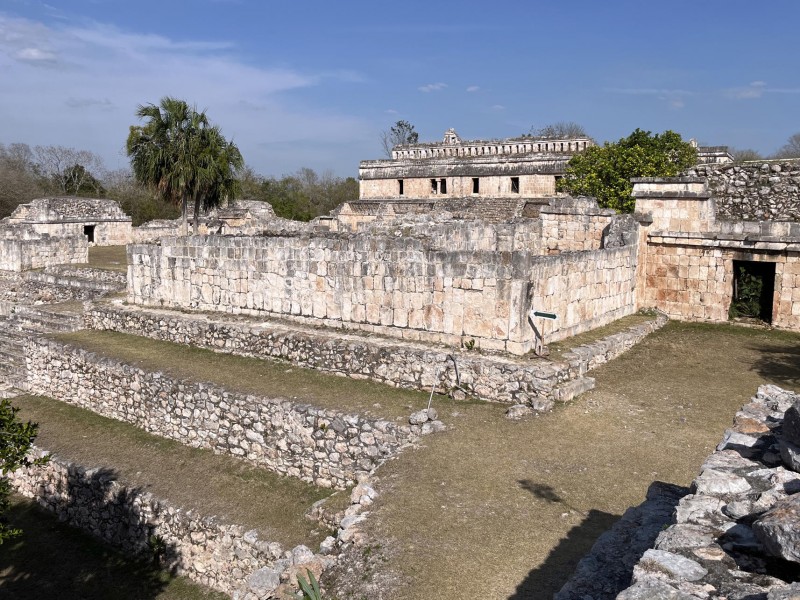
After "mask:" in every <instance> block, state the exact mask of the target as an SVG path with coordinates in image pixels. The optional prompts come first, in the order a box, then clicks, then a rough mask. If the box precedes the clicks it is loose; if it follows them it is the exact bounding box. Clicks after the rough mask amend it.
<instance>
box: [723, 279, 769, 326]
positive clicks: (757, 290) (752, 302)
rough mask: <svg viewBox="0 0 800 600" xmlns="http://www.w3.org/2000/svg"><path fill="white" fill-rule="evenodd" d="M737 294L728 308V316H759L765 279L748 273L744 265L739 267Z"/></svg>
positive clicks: (732, 317) (733, 317)
mask: <svg viewBox="0 0 800 600" xmlns="http://www.w3.org/2000/svg"><path fill="white" fill-rule="evenodd" d="M736 284H737V290H736V291H737V294H736V297H735V298H734V299H733V302H731V307H730V309H728V317H729V318H731V319H735V318H737V317H758V316H760V315H761V292H762V290H763V288H764V281H763V280H762V279H761V277H759V276H758V275H753V274H752V273H748V272H747V269H745V268H744V267H739V276H738V277H737V280H736Z"/></svg>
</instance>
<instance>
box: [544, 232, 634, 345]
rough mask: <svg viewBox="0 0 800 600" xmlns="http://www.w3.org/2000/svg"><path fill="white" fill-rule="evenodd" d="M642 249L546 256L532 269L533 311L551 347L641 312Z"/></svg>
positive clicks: (628, 248) (632, 248)
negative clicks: (544, 315)
mask: <svg viewBox="0 0 800 600" xmlns="http://www.w3.org/2000/svg"><path fill="white" fill-rule="evenodd" d="M636 264H637V247H636V245H632V246H625V247H621V248H613V249H608V250H594V251H591V252H575V253H569V254H563V255H558V256H551V257H544V258H542V259H540V260H538V261H537V262H536V264H535V265H533V266H532V269H531V271H530V278H531V282H532V288H531V303H530V307H531V309H534V310H537V311H545V312H554V313H555V314H556V315H557V316H558V318H557V319H556V320H555V321H547V320H541V319H535V325H536V327H537V329H539V330H540V331H542V332H543V333H544V336H545V343H550V342H555V341H558V340H561V339H564V338H567V337H570V336H572V335H576V334H578V333H582V332H584V331H589V330H591V329H595V328H597V327H602V326H603V325H607V324H608V323H610V322H612V321H615V320H617V319H619V318H621V317H624V316H627V315H630V314H633V313H634V312H636V310H637V308H636V285H635V284H636Z"/></svg>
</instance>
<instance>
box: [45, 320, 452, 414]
mask: <svg viewBox="0 0 800 600" xmlns="http://www.w3.org/2000/svg"><path fill="white" fill-rule="evenodd" d="M55 337H56V339H59V340H61V341H64V342H68V343H70V344H73V345H75V346H79V347H81V348H85V349H86V350H89V351H91V352H96V353H98V354H102V355H104V356H108V357H111V358H116V359H117V360H120V361H123V362H125V363H128V364H133V365H136V366H138V367H140V368H142V369H145V370H151V371H163V372H165V373H168V374H169V375H171V376H173V377H179V378H184V379H190V380H193V381H208V382H211V383H216V384H219V385H221V386H224V387H226V388H228V389H230V390H236V391H239V392H244V393H247V394H259V395H263V396H267V397H272V398H277V397H281V398H290V399H293V400H297V401H299V402H304V403H308V404H312V405H314V406H318V407H321V408H330V409H336V410H342V411H354V412H358V413H360V414H369V415H372V416H375V417H381V418H397V419H401V420H404V419H406V418H407V417H408V415H410V414H411V413H412V412H413V411H414V410H419V409H420V408H424V407H425V406H427V404H428V394H426V393H424V392H417V391H413V390H404V389H399V388H392V387H389V386H386V385H382V384H380V383H375V382H372V381H365V380H356V379H350V378H349V377H338V376H336V375H329V374H325V373H321V372H319V371H315V370H313V369H304V368H302V367H295V366H292V365H291V364H289V363H283V362H278V361H271V360H261V359H257V358H247V357H243V356H235V355H232V354H222V353H217V352H213V351H211V350H205V349H202V348H194V347H190V346H185V345H183V344H175V343H172V342H162V341H159V340H151V339H148V338H144V337H140V336H135V335H128V334H125V333H117V332H113V331H92V330H85V331H78V332H76V333H68V334H61V335H58V336H55ZM438 400H439V402H440V403H447V404H450V405H452V402H450V401H448V400H446V399H445V398H443V397H441V398H438Z"/></svg>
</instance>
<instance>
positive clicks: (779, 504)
mask: <svg viewBox="0 0 800 600" xmlns="http://www.w3.org/2000/svg"><path fill="white" fill-rule="evenodd" d="M798 415H800V397H798V396H797V395H795V394H793V393H791V392H788V391H787V390H783V389H781V388H778V387H777V386H774V385H764V386H761V387H760V388H759V389H758V392H757V394H756V395H755V397H753V398H752V399H751V401H750V403H748V404H746V405H745V406H743V407H742V409H741V410H739V411H738V412H737V413H736V416H735V418H734V425H733V427H732V428H731V429H728V430H727V431H726V432H725V435H724V437H723V439H722V442H721V443H720V444H719V445H718V446H717V450H716V452H714V453H713V454H711V455H710V456H709V457H708V458H707V459H706V461H705V462H704V463H703V466H702V467H701V470H700V475H699V476H698V477H697V478H696V479H695V480H694V482H693V483H692V487H691V492H692V493H691V494H689V495H686V496H684V497H683V498H681V500H680V502H679V504H678V506H677V508H676V510H675V513H674V520H673V524H672V525H670V526H669V527H667V528H666V529H665V530H664V531H662V532H661V533H660V534H659V535H658V537H657V538H656V540H655V547H654V548H653V549H650V550H647V551H645V553H644V555H643V556H642V557H641V559H640V560H639V562H638V564H637V565H636V566H635V567H634V569H633V582H632V583H633V585H631V587H629V588H628V589H626V590H624V591H623V592H621V593H620V594H619V595H618V596H617V600H638V599H642V598H680V599H686V600H691V599H693V598H698V599H707V598H710V597H723V596H724V597H728V598H765V599H766V598H769V599H770V600H772V599H775V600H778V599H781V598H786V599H788V598H797V597H798V595H800V583H791V582H792V581H796V576H797V573H798V563H800V534H799V533H798V530H797V518H798V514H800V494H798V492H800V472H798V471H800V460H799V459H800V446H797V442H800V429H798V428H797V424H798V423H800V419H799V418H798ZM790 421H793V422H792V423H790ZM598 575H599V576H600V577H602V576H603V574H602V573H599V574H598Z"/></svg>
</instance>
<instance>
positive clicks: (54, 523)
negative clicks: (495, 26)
mask: <svg viewBox="0 0 800 600" xmlns="http://www.w3.org/2000/svg"><path fill="white" fill-rule="evenodd" d="M115 479H116V477H115V474H114V472H113V471H111V470H108V469H98V470H93V471H84V470H82V469H78V468H74V467H70V471H69V477H68V478H67V484H66V487H67V489H66V490H59V493H60V497H61V501H60V509H61V514H62V515H63V516H64V517H65V519H66V520H69V521H70V522H71V523H72V524H77V525H80V526H81V527H83V528H84V529H85V528H86V527H87V524H88V523H89V522H90V521H91V519H90V517H89V515H92V514H93V515H103V516H104V519H103V525H101V526H99V527H98V528H95V530H94V531H93V533H95V534H96V535H98V536H99V537H102V538H104V539H105V540H110V541H113V542H115V543H122V544H124V545H126V546H127V547H128V548H129V549H130V548H131V547H138V548H139V549H140V550H144V551H145V553H144V554H141V553H140V554H139V556H138V558H131V557H130V556H126V555H125V554H123V553H121V552H119V551H117V550H115V549H113V548H111V547H110V546H108V545H107V544H106V543H105V542H104V541H102V540H100V539H98V537H94V536H92V535H90V534H88V533H86V532H85V531H83V530H80V529H78V528H76V527H72V526H70V525H68V524H67V523H64V522H60V521H59V519H58V518H57V517H56V516H55V515H54V514H53V513H52V512H50V511H48V510H45V509H43V508H42V507H40V506H38V505H37V504H36V503H35V502H34V501H33V500H29V499H26V498H23V497H22V496H14V498H13V504H12V508H11V509H10V511H9V512H8V514H7V516H8V518H9V521H10V522H11V524H12V525H13V526H14V527H18V528H20V529H22V531H23V533H22V536H21V537H20V538H17V539H14V540H12V541H10V542H7V543H6V544H4V545H3V546H2V552H0V596H2V597H3V598H8V599H20V600H22V599H23V598H25V599H28V598H59V599H61V600H71V599H75V600H77V599H85V600H94V599H97V600H99V599H101V598H103V599H104V598H112V597H113V598H115V599H120V600H128V599H130V600H134V599H137V600H148V599H151V598H157V597H158V596H159V595H160V594H161V593H162V592H163V591H164V589H165V588H166V587H167V586H168V585H169V584H170V581H171V576H170V574H169V573H167V572H166V571H164V570H163V569H160V568H159V560H157V558H155V557H154V555H153V553H152V552H150V553H149V556H148V555H147V548H148V540H149V538H150V535H152V528H151V526H149V525H148V524H146V523H144V524H143V523H141V522H140V519H139V516H138V515H137V514H134V509H133V508H132V507H133V506H135V498H136V497H137V496H138V495H140V494H141V490H138V489H133V490H130V489H125V488H121V487H118V486H115V485H114V480H115ZM40 493H44V490H43V489H40ZM66 515H70V516H69V517H68V518H67V517H66ZM161 554H162V555H163V556H164V557H166V558H167V559H169V558H173V557H174V555H175V548H173V547H168V546H164V547H162V548H161ZM195 597H201V596H199V595H198V596H195Z"/></svg>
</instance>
